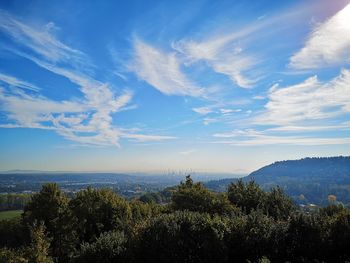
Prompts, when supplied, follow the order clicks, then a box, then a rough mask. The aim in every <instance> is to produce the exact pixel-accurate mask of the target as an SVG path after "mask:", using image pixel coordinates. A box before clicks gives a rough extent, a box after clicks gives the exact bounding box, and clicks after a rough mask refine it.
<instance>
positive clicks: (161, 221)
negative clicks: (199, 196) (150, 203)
mask: <svg viewBox="0 0 350 263" xmlns="http://www.w3.org/2000/svg"><path fill="white" fill-rule="evenodd" d="M227 231H228V229H227V222H226V221H225V220H223V219H222V218H220V217H218V216H214V217H212V216H210V215H209V214H206V213H197V212H189V211H177V212H174V213H171V214H164V215H159V216H157V217H156V218H153V219H151V220H150V222H149V224H147V225H146V226H145V227H144V228H143V230H141V231H140V233H139V237H138V246H137V250H136V251H137V252H136V255H137V262H160V263H161V262H167V263H175V262H203V263H205V262H217V263H219V262H225V261H226V259H227V250H226V246H225V243H224V236H225V234H226V232H227Z"/></svg>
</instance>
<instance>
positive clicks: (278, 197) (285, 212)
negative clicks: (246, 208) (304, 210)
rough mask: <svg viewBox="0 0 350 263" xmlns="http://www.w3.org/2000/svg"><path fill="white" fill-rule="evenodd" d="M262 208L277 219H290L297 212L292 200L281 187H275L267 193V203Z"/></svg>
mask: <svg viewBox="0 0 350 263" xmlns="http://www.w3.org/2000/svg"><path fill="white" fill-rule="evenodd" d="M262 206H263V207H264V211H265V212H266V213H267V214H268V215H269V216H271V217H273V218H275V219H288V217H289V216H290V215H291V213H293V212H294V211H295V210H296V206H295V204H294V202H293V201H292V199H291V198H290V197H288V196H287V195H286V194H285V193H284V192H283V190H282V188H280V187H274V188H272V190H271V191H270V192H268V193H266V198H265V203H264V204H263V205H262Z"/></svg>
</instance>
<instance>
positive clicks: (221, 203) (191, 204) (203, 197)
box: [171, 176, 236, 215]
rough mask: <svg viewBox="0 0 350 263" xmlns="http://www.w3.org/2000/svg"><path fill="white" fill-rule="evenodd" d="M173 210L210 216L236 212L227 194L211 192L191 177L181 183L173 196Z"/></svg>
mask: <svg viewBox="0 0 350 263" xmlns="http://www.w3.org/2000/svg"><path fill="white" fill-rule="evenodd" d="M171 207H172V208H173V210H189V211H195V212H202V213H210V214H221V215H224V214H227V215H229V214H232V213H234V212H235V211H236V209H235V207H234V206H233V205H231V204H230V202H229V201H228V199H227V196H226V195H225V194H216V193H213V192H211V191H209V190H208V189H207V188H205V187H204V186H203V184H202V183H193V180H192V178H191V177H190V176H186V181H185V182H181V183H180V185H179V186H178V187H177V189H176V190H175V191H174V193H173V195H172V202H171Z"/></svg>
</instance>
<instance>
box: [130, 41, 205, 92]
mask: <svg viewBox="0 0 350 263" xmlns="http://www.w3.org/2000/svg"><path fill="white" fill-rule="evenodd" d="M134 49H135V57H134V60H133V62H132V63H131V64H130V65H129V69H130V70H131V71H133V72H135V73H136V74H137V76H138V77H139V78H140V79H142V80H144V81H146V82H147V83H149V84H150V85H151V86H153V87H154V88H156V89H158V90H159V91H160V92H162V93H164V94H166V95H184V96H193V97H203V96H204V91H203V89H202V88H200V87H198V86H197V85H196V84H195V83H193V82H192V81H191V80H189V79H188V78H187V77H186V75H185V74H184V73H182V71H181V63H180V61H179V60H178V58H177V56H176V54H175V53H174V52H173V53H165V52H162V51H160V50H158V49H156V48H154V47H152V46H150V45H148V44H146V43H144V42H142V41H141V40H135V41H134Z"/></svg>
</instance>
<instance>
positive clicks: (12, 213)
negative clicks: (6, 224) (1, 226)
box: [0, 210, 22, 220]
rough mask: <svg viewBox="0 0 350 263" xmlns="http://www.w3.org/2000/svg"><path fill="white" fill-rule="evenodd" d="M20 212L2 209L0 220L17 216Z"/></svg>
mask: <svg viewBox="0 0 350 263" xmlns="http://www.w3.org/2000/svg"><path fill="white" fill-rule="evenodd" d="M21 213H22V210H11V211H2V212H0V220H4V219H11V218H15V217H19V216H20V215H21Z"/></svg>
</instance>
